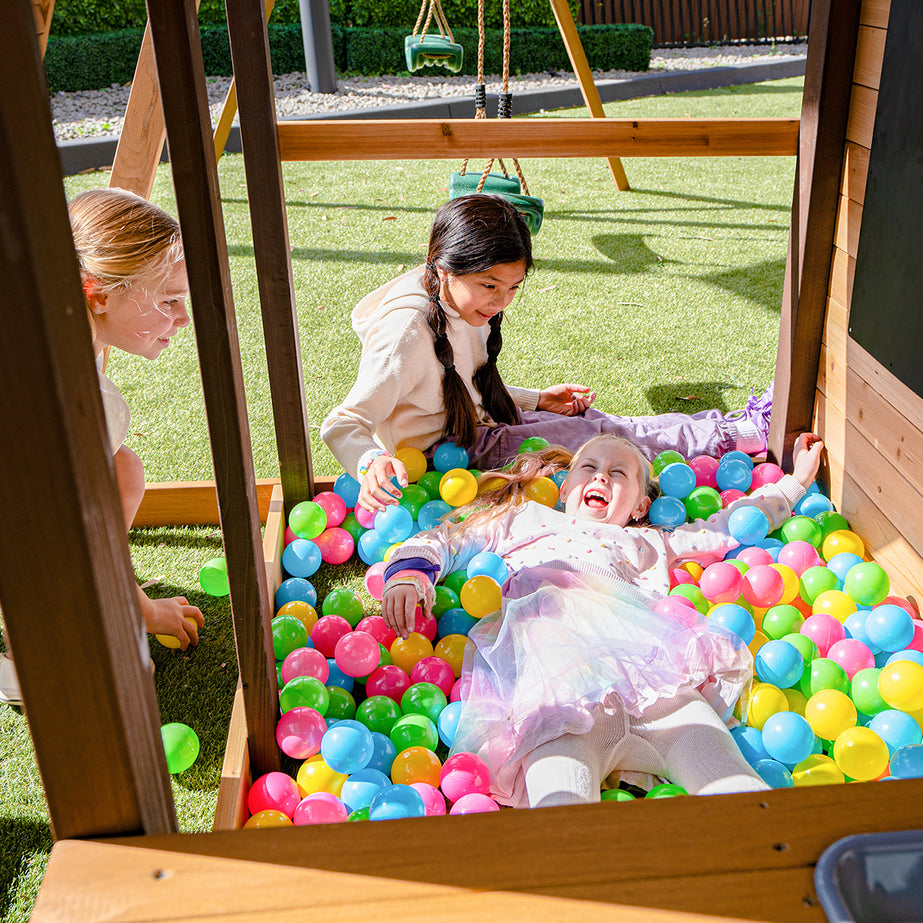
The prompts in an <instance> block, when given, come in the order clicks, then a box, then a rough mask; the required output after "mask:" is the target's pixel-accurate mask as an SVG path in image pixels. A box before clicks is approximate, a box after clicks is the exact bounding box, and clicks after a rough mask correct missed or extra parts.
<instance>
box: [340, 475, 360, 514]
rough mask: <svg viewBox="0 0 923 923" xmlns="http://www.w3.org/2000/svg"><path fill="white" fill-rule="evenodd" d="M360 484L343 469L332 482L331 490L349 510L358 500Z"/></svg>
mask: <svg viewBox="0 0 923 923" xmlns="http://www.w3.org/2000/svg"><path fill="white" fill-rule="evenodd" d="M361 486H362V485H361V484H360V483H359V482H358V481H357V480H356V479H355V478H354V477H353V476H352V475H351V474H347V473H346V472H345V471H344V472H343V473H342V474H341V475H340V476H339V477H338V478H337V479H336V480H335V481H334V482H333V492H334V493H335V494H336V495H337V496H338V497H339V498H340V499H341V500H342V501H343V502H344V503H345V504H346V508H347V509H348V510H351V509H353V508H354V507H355V505H356V504H357V503H358V502H359V488H360V487H361Z"/></svg>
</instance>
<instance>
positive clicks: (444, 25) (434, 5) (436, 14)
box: [412, 0, 455, 42]
mask: <svg viewBox="0 0 923 923" xmlns="http://www.w3.org/2000/svg"><path fill="white" fill-rule="evenodd" d="M424 13H425V14H426V22H423V14H424ZM431 20H435V23H436V28H437V29H439V34H440V35H441V36H442V37H443V38H447V39H448V40H449V41H450V42H454V41H455V39H454V38H453V37H452V30H451V28H450V27H449V21H448V20H447V19H446V18H445V13H444V12H443V9H442V0H429V3H427V0H423V3H422V4H421V6H420V15H419V16H417V22H416V25H415V26H414V27H413V32H412V35H413V36H414V37H416V35H417V33H418V32H419V33H420V38H421V39H422V38H425V37H426V31H427V29H429V24H430V21H431ZM421 22H423V31H422V32H420V23H421Z"/></svg>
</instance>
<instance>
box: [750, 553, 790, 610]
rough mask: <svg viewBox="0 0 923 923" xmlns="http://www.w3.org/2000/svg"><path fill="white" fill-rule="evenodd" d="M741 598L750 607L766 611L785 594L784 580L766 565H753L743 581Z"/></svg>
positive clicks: (772, 568)
mask: <svg viewBox="0 0 923 923" xmlns="http://www.w3.org/2000/svg"><path fill="white" fill-rule="evenodd" d="M742 590H743V598H744V599H745V600H746V601H747V602H748V603H750V605H751V606H757V607H758V608H760V609H768V608H770V607H771V606H774V605H776V603H778V602H779V600H780V599H781V598H782V596H783V594H784V593H785V580H784V579H783V578H782V575H781V574H780V573H779V572H778V571H777V570H776V569H775V568H774V567H770V566H769V565H768V564H755V565H754V566H753V567H751V568H750V569H749V570H748V571H747V572H746V573H745V574H744V579H743V586H742Z"/></svg>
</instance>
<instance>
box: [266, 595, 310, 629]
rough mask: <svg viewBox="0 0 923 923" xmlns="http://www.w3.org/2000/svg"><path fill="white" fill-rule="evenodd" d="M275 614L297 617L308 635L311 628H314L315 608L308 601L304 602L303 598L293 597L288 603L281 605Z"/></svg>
mask: <svg viewBox="0 0 923 923" xmlns="http://www.w3.org/2000/svg"><path fill="white" fill-rule="evenodd" d="M276 615H277V616H278V615H293V616H295V618H296V619H298V620H299V621H300V622H301V624H302V625H304V627H305V631H306V632H307V633H308V636H310V634H311V629H312V628H314V625H315V623H316V622H317V610H316V609H315V608H314V606H312V605H311V604H310V603H306V602H305V601H304V600H303V599H294V600H292V601H291V602H290V603H286V604H285V605H284V606H281V607H280V608H279V609H278V611H277V612H276Z"/></svg>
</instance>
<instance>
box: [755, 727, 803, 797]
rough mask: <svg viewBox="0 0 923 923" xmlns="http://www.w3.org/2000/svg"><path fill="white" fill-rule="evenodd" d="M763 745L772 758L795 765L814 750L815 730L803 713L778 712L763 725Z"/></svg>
mask: <svg viewBox="0 0 923 923" xmlns="http://www.w3.org/2000/svg"><path fill="white" fill-rule="evenodd" d="M763 746H764V747H765V748H766V752H767V753H768V754H769V756H770V757H771V758H772V759H774V760H778V761H779V762H780V763H785V764H787V765H789V766H794V765H796V764H797V763H800V762H801V761H802V760H806V759H807V758H808V757H809V756H810V755H811V753H812V752H813V750H814V731H813V729H812V728H811V725H810V724H809V723H808V721H807V719H806V718H805V717H804V716H803V715H799V714H798V713H797V712H794V711H780V712H776V714H774V715H771V716H770V717H769V718H768V719H767V720H766V723H765V724H764V725H763ZM757 771H759V770H757ZM773 787H776V786H773Z"/></svg>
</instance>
